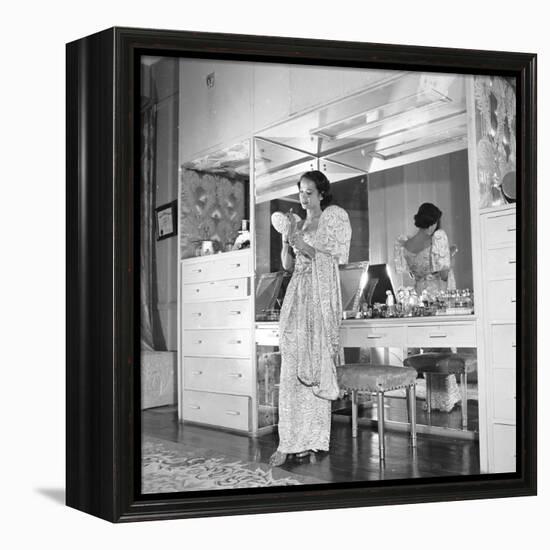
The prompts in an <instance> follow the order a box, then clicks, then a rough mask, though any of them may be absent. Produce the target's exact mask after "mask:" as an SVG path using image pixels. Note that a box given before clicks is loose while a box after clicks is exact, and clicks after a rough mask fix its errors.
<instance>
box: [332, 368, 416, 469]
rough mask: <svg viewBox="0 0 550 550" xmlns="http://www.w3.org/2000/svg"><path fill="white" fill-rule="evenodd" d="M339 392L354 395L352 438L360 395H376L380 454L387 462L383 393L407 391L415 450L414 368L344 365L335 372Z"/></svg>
mask: <svg viewBox="0 0 550 550" xmlns="http://www.w3.org/2000/svg"><path fill="white" fill-rule="evenodd" d="M336 372H337V374H338V384H339V386H340V389H342V390H346V391H350V392H351V400H352V401H351V403H352V409H351V436H352V437H354V438H355V437H357V394H358V392H367V393H370V394H376V396H377V406H378V441H379V445H378V453H379V457H380V461H384V460H385V458H386V452H385V442H384V393H385V392H387V391H391V390H397V389H400V388H406V390H407V398H408V399H407V403H408V405H409V406H408V416H409V424H410V433H411V444H412V447H413V448H416V378H417V376H418V375H417V372H416V370H415V369H414V368H412V367H394V366H391V365H371V364H365V363H354V364H348V365H342V366H340V367H338V368H337V369H336Z"/></svg>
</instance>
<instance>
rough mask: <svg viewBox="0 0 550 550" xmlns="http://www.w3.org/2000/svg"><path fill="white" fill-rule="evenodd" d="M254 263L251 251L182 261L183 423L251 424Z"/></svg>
mask: <svg viewBox="0 0 550 550" xmlns="http://www.w3.org/2000/svg"><path fill="white" fill-rule="evenodd" d="M253 265H254V263H253V259H252V254H251V250H250V249H246V250H238V251H233V252H226V253H223V254H215V255H212V256H202V257H197V258H189V259H185V260H182V261H181V279H180V280H181V310H180V342H181V348H180V349H181V350H182V353H181V357H180V379H179V387H180V388H179V389H180V396H181V399H180V411H179V414H180V420H182V421H192V422H198V423H201V424H208V425H212V426H218V427H223V428H230V429H234V430H240V431H244V432H248V431H250V430H251V427H252V426H253V418H252V414H253V413H252V410H253V407H252V405H253V403H252V402H251V401H252V400H253V399H254V396H255V391H254V389H255V383H256V380H255V374H254V368H255V362H254V342H253V341H252V340H253V339H252V338H251V335H252V334H253V331H252V328H253V318H254V304H253V302H252V300H253V298H254V297H253V293H251V277H252V275H253ZM251 294H252V295H251Z"/></svg>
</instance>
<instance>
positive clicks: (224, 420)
mask: <svg viewBox="0 0 550 550" xmlns="http://www.w3.org/2000/svg"><path fill="white" fill-rule="evenodd" d="M248 409H249V398H248V397H244V396H240V395H224V394H220V393H209V392H199V391H191V390H185V391H184V392H183V401H182V407H181V410H182V418H183V420H189V421H191V422H200V423H202V424H210V425H212V426H220V427H222V428H232V429H234V430H245V431H248V429H249V421H248V417H249V415H248Z"/></svg>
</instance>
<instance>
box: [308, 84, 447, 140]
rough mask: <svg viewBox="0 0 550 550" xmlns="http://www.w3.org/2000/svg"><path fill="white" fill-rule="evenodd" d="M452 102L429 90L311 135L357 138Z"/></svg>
mask: <svg viewBox="0 0 550 550" xmlns="http://www.w3.org/2000/svg"><path fill="white" fill-rule="evenodd" d="M451 101H452V100H451V99H450V98H449V97H447V96H446V95H443V94H442V93H440V92H438V91H437V90H434V89H432V88H429V89H427V90H422V91H421V92H418V93H414V94H410V95H407V96H404V97H401V98H399V99H396V100H394V101H390V102H387V103H384V104H382V105H378V106H376V107H374V108H372V109H369V110H367V111H364V112H362V113H355V114H353V115H350V116H347V117H345V118H341V119H339V120H337V121H334V122H331V123H329V124H325V125H323V126H319V127H317V128H314V129H312V130H310V134H311V135H314V136H317V137H320V138H322V139H326V140H329V141H336V140H339V139H344V138H348V137H352V136H355V135H357V134H360V133H362V132H364V131H365V130H369V129H372V128H376V127H378V126H381V125H382V124H384V123H386V122H389V121H392V120H396V119H399V118H400V117H402V116H404V115H406V114H408V113H411V112H413V111H414V112H415V114H418V113H420V112H422V111H427V110H429V109H433V108H434V107H436V106H439V105H442V104H445V103H449V102H451Z"/></svg>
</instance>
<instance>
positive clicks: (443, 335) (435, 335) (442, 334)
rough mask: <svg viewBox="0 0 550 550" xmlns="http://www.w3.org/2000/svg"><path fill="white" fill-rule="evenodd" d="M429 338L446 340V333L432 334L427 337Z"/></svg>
mask: <svg viewBox="0 0 550 550" xmlns="http://www.w3.org/2000/svg"><path fill="white" fill-rule="evenodd" d="M428 336H429V337H430V338H447V333H446V332H432V333H430V334H429V335H428Z"/></svg>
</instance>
